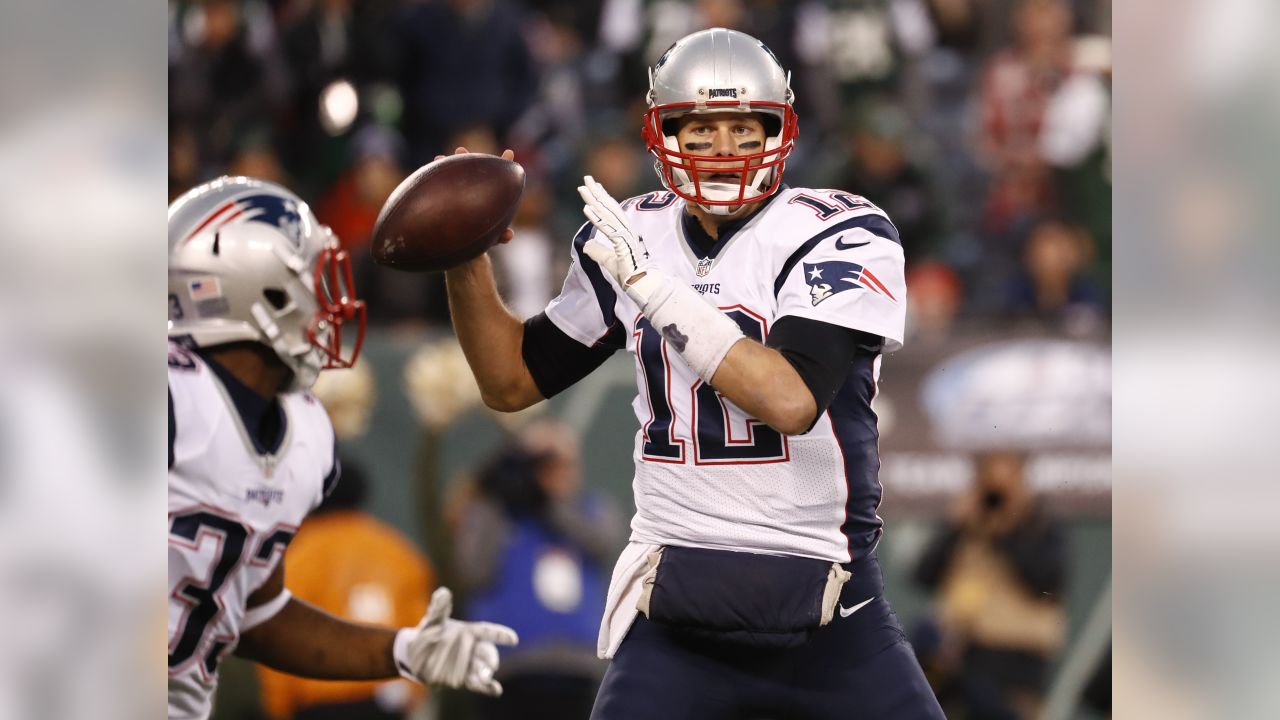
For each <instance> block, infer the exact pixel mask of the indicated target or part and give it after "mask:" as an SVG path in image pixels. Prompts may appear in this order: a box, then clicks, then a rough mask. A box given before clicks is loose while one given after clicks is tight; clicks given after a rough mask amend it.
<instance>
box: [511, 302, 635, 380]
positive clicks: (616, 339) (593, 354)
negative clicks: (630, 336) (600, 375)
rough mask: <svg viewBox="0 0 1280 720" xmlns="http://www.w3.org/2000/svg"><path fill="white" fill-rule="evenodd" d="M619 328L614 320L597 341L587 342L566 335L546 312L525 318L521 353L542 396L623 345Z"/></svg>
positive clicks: (589, 369)
mask: <svg viewBox="0 0 1280 720" xmlns="http://www.w3.org/2000/svg"><path fill="white" fill-rule="evenodd" d="M621 328H622V326H621V325H618V324H614V325H613V327H611V328H610V329H609V332H608V333H606V334H605V336H604V337H603V338H601V339H600V341H599V342H597V343H596V344H595V345H594V346H587V345H583V344H582V343H580V342H578V341H577V340H574V339H573V338H571V337H569V336H568V335H566V334H565V333H564V331H563V330H561V329H560V328H559V327H557V326H556V324H555V323H554V322H552V321H551V319H550V318H548V317H547V314H546V313H545V312H542V313H538V314H537V315H534V316H533V317H531V318H529V319H528V320H526V321H525V322H524V342H523V343H522V344H521V346H520V354H521V356H522V357H523V358H524V364H525V366H527V367H528V368H529V374H530V375H531V376H532V377H533V383H534V385H537V386H538V392H540V393H542V397H544V398H551V397H554V396H555V395H557V394H559V393H560V392H561V391H563V390H564V389H565V388H567V387H569V386H570V385H572V384H574V383H576V382H578V381H579V380H581V379H582V378H584V377H586V376H588V375H590V374H591V372H592V371H593V370H595V369H596V368H598V367H600V366H601V365H603V364H604V361H605V360H608V359H609V356H610V355H612V354H613V353H614V351H616V350H618V349H619V348H621V347H622V345H623V340H622V329H621Z"/></svg>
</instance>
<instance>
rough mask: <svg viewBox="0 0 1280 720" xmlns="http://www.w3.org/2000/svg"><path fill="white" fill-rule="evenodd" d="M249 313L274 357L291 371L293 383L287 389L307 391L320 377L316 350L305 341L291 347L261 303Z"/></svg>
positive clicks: (257, 303)
mask: <svg viewBox="0 0 1280 720" xmlns="http://www.w3.org/2000/svg"><path fill="white" fill-rule="evenodd" d="M290 307H291V308H292V307H293V306H292V305H291V306H290ZM249 312H250V313H251V314H252V315H253V319H254V320H255V321H257V323H258V327H259V328H260V329H261V330H262V334H263V336H264V337H265V338H266V340H267V342H268V343H270V345H271V349H272V350H275V352H276V356H277V357H279V358H280V360H281V361H282V362H284V364H285V365H287V366H288V367H289V369H290V370H292V371H293V382H292V383H290V385H289V389H290V390H307V389H309V388H310V387H311V386H312V385H314V384H315V382H316V379H317V378H319V377H320V363H319V360H318V359H317V358H316V357H315V354H316V348H315V347H314V346H313V345H312V344H311V343H309V342H306V341H303V342H301V343H295V344H292V345H291V344H290V343H289V338H288V337H286V336H285V335H284V334H283V333H281V332H280V326H279V325H278V324H277V323H276V321H275V319H274V318H273V317H272V316H271V312H270V311H269V310H267V308H266V307H264V306H263V304H262V303H260V302H255V303H254V304H253V307H252V308H250V310H249Z"/></svg>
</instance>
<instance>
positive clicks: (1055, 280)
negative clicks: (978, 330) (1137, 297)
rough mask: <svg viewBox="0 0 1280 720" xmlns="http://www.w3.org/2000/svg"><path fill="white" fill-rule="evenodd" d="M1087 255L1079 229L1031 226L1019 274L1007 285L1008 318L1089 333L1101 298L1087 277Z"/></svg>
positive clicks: (1043, 223)
mask: <svg viewBox="0 0 1280 720" xmlns="http://www.w3.org/2000/svg"><path fill="white" fill-rule="evenodd" d="M1091 253H1092V247H1091V244H1090V238H1089V235H1088V232H1087V231H1085V230H1084V228H1082V227H1080V226H1079V225H1075V224H1072V223H1069V222H1066V221H1064V220H1061V219H1058V218H1043V219H1040V220H1038V221H1036V223H1035V224H1034V225H1032V227H1031V231H1030V233H1028V235H1027V240H1026V243H1025V245H1024V246H1023V251H1022V269H1021V271H1020V272H1018V273H1017V274H1016V275H1015V276H1014V278H1013V279H1012V281H1011V282H1010V285H1009V290H1008V298H1007V306H1006V308H1007V310H1008V311H1009V313H1010V314H1011V315H1012V316H1014V317H1016V318H1029V319H1032V320H1035V321H1037V322H1039V323H1042V324H1044V326H1045V327H1047V328H1050V329H1055V330H1061V331H1066V332H1068V333H1070V334H1082V333H1087V332H1089V331H1091V330H1093V329H1095V328H1096V326H1097V324H1098V322H1099V321H1100V320H1101V314H1102V309H1103V301H1104V299H1103V294H1102V291H1101V290H1100V289H1099V288H1098V286H1097V284H1095V283H1094V282H1093V280H1092V279H1091V278H1090V277H1089V276H1088V274H1087V271H1088V260H1089V257H1090V255H1091Z"/></svg>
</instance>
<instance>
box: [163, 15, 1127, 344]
mask: <svg viewBox="0 0 1280 720" xmlns="http://www.w3.org/2000/svg"><path fill="white" fill-rule="evenodd" d="M1110 18H1111V8H1110V2H1109V0H802V1H800V2H784V1H783V0H604V1H603V2H599V3H583V2H573V1H570V0H523V1H520V0H364V1H362V2H354V1H353V0H171V1H170V3H169V97H170V105H169V128H170V132H169V154H170V162H169V179H170V193H171V195H173V196H176V195H177V194H178V193H181V192H182V191H184V190H185V189H187V188H189V187H191V186H192V185H194V184H196V183H198V182H201V181H204V180H206V179H209V178H211V177H214V176H216V175H218V174H222V173H237V174H246V175H252V176H257V177H262V178H266V179H270V180H276V181H279V182H282V183H284V184H286V185H287V186H289V187H291V188H292V189H294V190H296V191H297V192H298V193H299V194H301V195H302V196H303V197H304V198H307V199H308V200H309V201H310V202H311V204H312V206H313V208H314V209H315V211H316V213H317V215H318V216H319V217H320V219H321V220H322V221H323V222H325V223H327V224H329V225H330V226H331V227H333V229H334V230H335V232H336V233H337V234H338V236H339V237H340V238H341V240H342V242H343V243H344V244H345V245H346V246H347V247H348V248H349V249H351V250H353V251H354V254H355V255H356V257H357V258H358V260H357V266H358V277H357V286H358V287H359V288H360V290H361V293H362V294H363V295H364V296H366V297H367V298H368V299H369V300H370V320H371V322H373V323H375V324H381V325H393V326H408V327H415V326H416V327H423V328H430V327H439V328H447V326H448V320H447V318H448V314H447V307H446V305H445V298H444V294H443V288H442V280H441V278H440V277H439V276H438V275H408V274H402V273H397V272H394V271H388V270H385V269H382V268H379V267H377V266H374V265H373V263H372V262H371V260H370V259H369V255H368V250H367V248H368V243H369V236H370V233H371V230H372V226H373V221H374V219H375V218H376V217H377V213H378V210H379V209H380V207H381V205H382V202H383V201H384V200H385V198H386V197H387V195H388V194H389V193H390V192H391V190H392V189H393V188H394V187H395V186H396V185H397V184H398V183H399V181H400V180H401V179H403V178H404V177H405V176H406V175H407V174H408V173H409V172H411V171H412V170H413V169H416V168H417V167H419V166H421V165H422V164H424V163H426V162H429V161H430V160H431V159H432V158H433V157H434V156H435V155H436V154H438V153H442V152H448V151H451V150H452V149H453V148H454V147H457V146H460V145H461V146H466V147H468V148H470V149H471V150H473V151H479V152H499V151H501V150H502V149H503V148H506V147H510V148H513V149H514V150H515V152H516V158H517V160H518V161H519V162H521V163H522V164H523V165H524V166H525V168H526V170H527V171H528V178H529V179H528V185H527V188H526V191H525V196H524V200H523V203H522V207H521V209H520V213H519V215H518V216H517V218H516V220H515V223H514V225H515V229H516V235H517V241H515V242H513V243H511V244H510V245H508V246H505V247H502V248H499V249H498V250H497V251H495V253H494V256H495V262H496V264H497V268H498V273H499V278H500V283H501V284H502V285H503V289H504V291H505V293H506V297H507V298H508V300H509V302H510V304H511V305H512V307H513V309H514V310H515V311H516V312H517V313H519V314H521V315H524V316H528V315H532V314H534V313H536V312H537V311H539V310H541V309H542V307H543V306H544V305H545V303H546V302H547V301H548V300H549V299H550V298H551V297H552V296H553V295H554V294H555V293H556V292H557V290H558V285H559V281H560V278H562V277H563V270H564V267H565V266H566V265H567V262H568V251H567V248H568V239H569V238H570V237H572V235H573V232H574V230H575V229H576V228H577V226H578V225H579V224H580V223H581V221H582V217H581V212H580V202H579V201H578V199H577V195H576V193H575V192H574V188H575V187H576V186H577V185H578V184H579V182H580V179H581V177H582V175H583V174H588V173H589V174H591V175H593V176H595V177H596V178H597V179H598V180H600V181H601V182H602V183H603V184H604V185H605V187H606V188H607V189H608V190H609V191H610V192H611V193H613V194H614V195H615V196H618V197H620V198H621V197H628V196H631V195H635V194H638V193H640V192H644V191H648V190H652V189H655V188H657V187H658V181H657V177H656V176H655V175H654V173H653V172H652V170H651V160H650V159H649V158H647V157H646V156H645V154H644V151H643V144H642V142H641V140H640V134H639V127H640V117H641V114H642V112H643V109H644V93H645V91H646V90H647V75H646V70H645V69H646V67H647V66H648V65H650V64H652V63H653V62H654V61H655V60H656V58H657V57H658V56H659V55H660V54H661V53H662V52H663V50H665V49H666V48H667V47H668V46H669V45H670V44H671V43H672V42H673V41H674V40H676V39H677V38H679V37H681V36H682V35H684V34H686V33H688V32H692V31H694V30H697V29H701V28H705V27H715V26H722V27H730V28H735V29H739V30H742V31H744V32H747V33H750V34H752V35H754V36H756V37H758V38H760V39H761V40H763V41H764V42H765V43H766V44H767V45H769V47H770V48H771V49H773V50H774V52H775V53H776V54H777V55H778V56H779V58H780V60H781V61H782V63H783V65H784V66H785V67H787V68H788V69H790V70H791V71H792V73H793V75H792V87H793V88H794V89H795V91H796V98H797V99H796V108H797V111H798V113H799V115H800V118H801V138H800V143H799V147H798V149H797V151H796V153H795V154H794V155H793V156H792V160H790V161H789V162H788V167H787V176H786V179H787V181H788V182H789V183H790V184H792V185H803V186H810V187H835V188H840V189H844V190H848V191H851V192H854V193H857V194H860V195H863V196H865V197H867V198H868V199H870V200H871V201H872V202H875V203H876V204H878V205H880V206H881V207H883V208H884V209H885V210H886V211H887V212H888V213H889V215H890V217H891V218H893V220H894V222H895V223H896V224H897V225H898V227H899V229H900V231H901V234H902V237H903V238H904V244H905V248H906V253H907V263H908V284H909V286H910V288H911V292H912V304H911V305H912V307H911V313H912V317H911V318H910V321H909V326H910V328H909V331H910V332H911V333H912V334H913V335H914V336H915V338H916V339H917V340H923V341H926V342H927V341H929V340H933V339H945V338H946V336H947V335H948V334H949V333H950V331H951V328H952V326H953V325H954V324H955V323H956V322H957V321H958V320H959V321H963V320H965V319H970V318H978V319H988V318H991V319H999V320H1007V321H1018V322H1021V323H1025V324H1027V325H1028V326H1033V327H1035V326H1039V327H1044V328H1046V329H1047V330H1048V331H1050V332H1052V333H1055V334H1058V333H1063V334H1069V335H1076V336H1078V335H1087V334H1090V333H1093V332H1096V331H1097V330H1098V329H1099V328H1100V327H1101V326H1103V325H1105V318H1106V317H1107V316H1108V314H1109V311H1108V305H1109V302H1110V257H1111V229H1110V228H1111V205H1110V203H1111V199H1110V198H1111V180H1110V94H1111V90H1110V87H1111V59H1110V40H1109V34H1110Z"/></svg>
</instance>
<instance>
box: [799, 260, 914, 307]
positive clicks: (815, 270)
mask: <svg viewBox="0 0 1280 720" xmlns="http://www.w3.org/2000/svg"><path fill="white" fill-rule="evenodd" d="M804 281H805V282H806V283H808V284H809V296H810V298H812V300H813V304H814V305H817V304H818V303H820V302H822V301H823V300H826V299H827V298H829V297H831V296H832V295H835V294H836V293H840V292H844V291H845V290H853V289H858V290H870V291H871V292H873V293H876V294H877V295H883V296H885V297H887V298H889V299H890V300H892V301H894V302H897V301H898V298H896V297H894V296H893V293H891V292H889V288H887V287H885V286H884V283H882V282H880V280H879V278H877V277H876V276H875V275H873V274H872V273H871V270H869V269H867V268H865V267H863V266H861V265H859V264H858V263H853V262H845V261H844V260H829V261H827V262H820V263H804Z"/></svg>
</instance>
